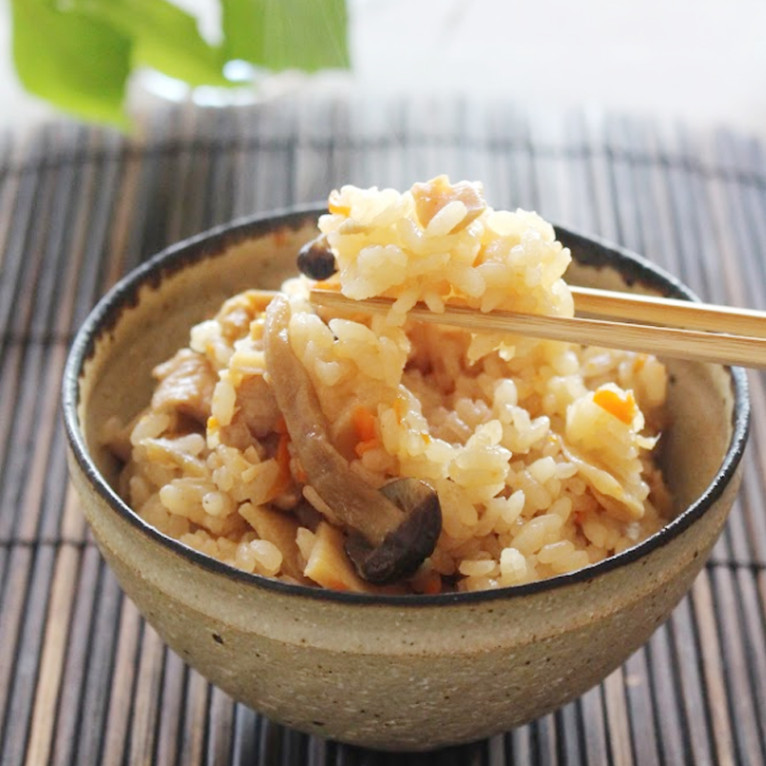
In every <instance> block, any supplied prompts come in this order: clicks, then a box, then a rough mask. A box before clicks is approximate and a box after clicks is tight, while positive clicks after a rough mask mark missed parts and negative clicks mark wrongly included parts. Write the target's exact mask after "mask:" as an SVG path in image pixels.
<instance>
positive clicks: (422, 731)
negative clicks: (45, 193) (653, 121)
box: [63, 208, 749, 750]
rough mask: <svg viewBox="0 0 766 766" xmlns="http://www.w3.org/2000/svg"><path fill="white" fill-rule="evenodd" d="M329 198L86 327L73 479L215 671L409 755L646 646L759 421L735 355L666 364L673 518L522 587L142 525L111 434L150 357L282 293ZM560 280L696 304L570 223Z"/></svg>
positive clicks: (101, 532)
mask: <svg viewBox="0 0 766 766" xmlns="http://www.w3.org/2000/svg"><path fill="white" fill-rule="evenodd" d="M320 212H321V210H319V209H316V208H315V209H300V210H292V211H287V212H283V213H279V214H273V215H270V216H266V217H256V218H251V219H248V220H244V221H239V222H235V223H233V224H231V225H228V226H224V227H221V228H217V229H214V230H212V231H211V232H209V233H206V234H203V235H201V236H198V237H195V238H193V239H190V240H187V241H185V242H182V243H181V244H179V245H177V246H174V247H172V248H170V249H168V250H166V251H165V252H163V253H161V254H160V255H158V256H156V257H155V258H154V259H152V260H151V261H149V262H147V263H146V264H145V265H143V266H141V267H140V268H138V269H137V270H136V271H134V272H133V273H131V274H130V275H129V276H127V277H126V278H125V279H124V280H123V281H121V282H120V283H119V284H118V285H117V286H116V287H115V288H114V289H113V290H111V292H109V294H108V295H107V296H106V297H105V298H104V299H103V300H102V301H101V302H100V303H99V304H98V306H97V307H96V308H95V309H94V311H93V312H92V314H91V315H90V317H89V318H88V319H87V321H86V322H85V324H84V326H83V327H82V329H81V330H80V332H79V334H78V335H77V337H76V340H75V342H74V345H73V347H72V350H71V354H70V356H69V359H68V363H67V367H66V375H65V380H64V387H63V402H64V413H65V420H66V427H67V432H68V438H69V445H70V450H69V457H70V468H71V476H72V480H73V482H74V484H75V486H76V488H77V490H78V492H79V494H80V497H81V500H82V508H83V510H84V512H85V515H86V516H87V519H88V522H89V523H90V526H91V528H92V531H93V535H94V537H95V539H96V541H97V543H98V546H99V547H100V549H101V551H102V553H103V555H104V557H105V558H106V560H107V561H108V563H109V565H110V566H111V567H112V569H113V570H114V573H115V574H116V576H117V578H118V580H119V582H120V584H121V586H122V588H123V589H124V590H125V592H126V593H127V594H128V596H129V597H130V598H131V599H133V601H134V602H135V603H136V605H137V606H138V608H139V610H140V611H141V612H142V614H143V615H144V616H145V618H146V619H147V620H148V621H149V623H151V625H153V626H154V628H155V629H156V630H157V631H158V633H159V634H160V635H161V637H162V638H163V639H164V641H166V642H167V644H168V645H169V646H170V647H172V648H173V649H174V650H175V651H176V652H177V653H178V654H179V655H180V656H181V657H182V658H183V659H184V660H185V661H187V662H188V663H189V664H190V665H191V666H193V667H194V668H196V669H197V670H198V671H199V672H200V673H202V674H203V675H204V676H206V677H207V678H208V679H210V680H211V681H212V682H213V683H214V684H216V685H218V686H219V687H221V688H222V689H223V690H225V691H226V692H228V693H229V694H231V695H232V696H233V697H234V698H236V699H237V700H241V701H243V702H245V703H247V704H248V705H250V706H252V707H253V708H255V709H256V710H258V711H261V712H262V713H264V714H265V715H267V716H268V717H270V718H272V719H274V720H276V721H279V722H281V723H283V724H286V725H288V726H291V727H295V728H297V729H300V730H302V731H305V732H309V733H311V734H315V735H320V736H322V737H329V738H334V739H338V740H341V741H345V742H350V743H356V744H360V745H365V746H369V747H375V748H383V749H392V750H396V749H399V750H408V749H409V750H416V749H428V748H435V747H439V746H443V745H447V744H453V743H460V742H466V741H470V740H476V739H479V738H482V737H486V736H489V735H492V734H495V733H498V732H501V731H505V730H508V729H510V728H512V727H515V726H518V725H520V724H522V723H524V722H526V721H529V720H531V719H534V718H536V717H537V716H540V715H543V714H545V713H548V712H550V711H552V710H554V709H555V708H557V707H558V706H560V705H562V704H564V703H566V702H567V701H569V700H572V699H573V698H575V697H577V696H578V695H580V694H582V693H583V692H584V691H586V690H587V689H588V688H590V687H592V686H593V685H594V684H596V683H598V682H599V681H601V680H602V679H603V678H604V677H605V676H606V675H607V674H608V673H609V672H610V671H612V670H613V669H614V668H616V667H617V666H618V665H620V664H621V663H622V662H623V661H624V660H625V659H626V658H627V657H628V656H629V655H630V654H631V653H632V652H633V651H634V650H635V649H636V648H638V647H639V646H640V645H641V644H642V643H644V642H645V641H646V640H647V639H648V638H649V636H650V635H651V634H652V632H653V631H654V630H655V629H656V628H657V626H658V625H659V624H660V623H662V622H663V620H665V619H666V618H667V617H668V615H669V614H670V612H671V610H672V609H673V607H674V606H675V605H676V604H677V603H678V601H679V600H680V599H681V598H682V596H683V595H684V594H685V593H686V591H687V589H688V588H689V587H690V585H691V583H692V580H693V579H694V577H695V575H696V574H697V572H698V571H699V570H700V568H701V567H702V566H703V563H704V561H705V560H706V558H707V555H708V553H709V551H710V548H711V546H712V545H713V543H714V541H715V540H716V538H717V537H718V535H719V533H720V532H721V529H722V527H723V524H724V521H725V519H726V516H727V513H728V511H729V509H730V507H731V505H732V502H733V500H734V497H735V494H736V492H737V489H738V486H739V483H740V471H741V465H740V458H741V457H742V452H743V449H744V446H745V441H746V438H747V430H748V413H749V405H748V397H747V391H746V381H745V376H744V374H743V372H742V371H741V370H739V369H728V368H724V367H721V366H716V365H706V364H696V363H691V362H680V361H672V360H669V361H668V366H669V371H670V387H669V388H670V392H669V410H670V415H671V424H670V427H669V431H668V434H667V437H666V442H665V449H664V453H663V460H664V465H665V471H666V476H667V479H668V481H669V484H670V486H671V488H672V491H673V492H674V494H675V498H676V506H677V515H676V517H675V518H674V519H673V520H672V521H671V522H670V523H669V524H668V525H667V526H666V527H665V528H663V529H662V530H661V531H660V532H659V533H657V534H655V535H654V536H653V537H651V538H649V539H648V540H646V541H644V542H643V543H641V544H639V545H637V546H636V547H634V548H632V549H630V550H628V551H626V552H624V553H621V554H619V555H616V556H614V557H613V558H611V559H608V560H606V561H603V562H601V563H598V564H595V565H592V566H589V567H587V568H586V569H583V570H580V571H577V572H574V573H571V574H567V575H562V576H559V577H555V578H553V579H550V580H545V581H542V582H538V583H533V584H529V585H524V586H521V587H514V588H505V589H501V590H497V591H487V592H476V593H466V594H442V595H437V596H369V595H359V594H347V593H338V592H330V591H323V590H319V589H311V588H308V587H303V586H297V585H289V584H284V583H280V582H277V581H274V580H270V579H266V578H263V577H260V576H257V575H251V574H246V573H243V572H240V571H238V570H235V569H233V568H230V567H228V566H226V565H223V564H221V563H219V562H217V561H214V560H212V559H210V558H208V557H206V556H204V555H202V554H200V553H197V552H195V551H193V550H190V549H188V548H186V547H185V546H183V545H181V544H180V543H178V542H176V541H174V540H171V539H168V538H167V537H165V536H163V535H162V534H160V533H159V532H157V531H156V530H154V529H153V528H151V527H149V526H147V524H146V523H144V522H143V521H142V520H141V519H140V518H139V517H138V516H136V515H135V514H134V513H133V512H132V511H131V510H130V508H129V507H128V506H127V505H126V504H125V503H124V502H123V501H122V500H121V499H120V497H119V496H118V495H117V493H116V492H115V489H114V487H115V479H116V476H117V470H118V466H117V464H116V463H115V460H114V458H113V457H112V456H111V455H110V454H109V452H108V451H107V450H106V449H105V448H104V447H103V446H102V445H101V444H100V443H99V429H100V428H101V426H102V424H103V423H104V421H105V420H106V419H107V418H108V417H110V416H112V415H118V416H120V417H121V418H122V420H123V421H125V420H127V419H128V418H129V417H130V416H132V415H133V414H134V413H136V412H137V411H138V410H140V409H142V408H143V407H144V406H145V405H146V404H147V402H148V401H149V398H150V391H151V386H152V379H151V377H150V370H151V369H152V367H153V366H154V365H155V364H156V363H158V362H160V361H161V360H164V359H166V358H168V357H169V356H171V355H172V354H173V353H174V351H175V350H176V349H177V348H178V347H180V346H182V345H185V344H186V343H187V338H188V331H189V328H190V327H191V325H192V324H194V323H196V322H198V321H200V320H201V319H203V318H204V317H206V316H208V315H210V314H211V313H213V312H214V311H215V309H216V308H217V307H218V306H219V304H220V303H221V302H222V301H223V300H224V299H225V298H226V297H228V296H230V295H232V294H234V293H236V292H239V291H241V290H243V289H245V288H248V287H260V288H277V287H279V285H280V283H281V282H282V280H283V279H284V278H285V277H287V276H289V275H292V274H293V273H294V272H295V255H296V253H297V251H298V249H299V247H300V245H301V244H303V243H304V242H305V241H307V240H308V239H310V238H311V237H313V236H315V234H316V229H315V223H316V219H317V216H318V215H319V213H320ZM558 236H559V238H560V239H561V241H562V242H563V243H564V244H565V245H567V246H569V247H570V248H571V250H572V254H573V256H574V259H575V262H574V263H573V264H572V267H571V271H570V272H569V274H568V279H569V281H571V282H572V283H580V284H585V285H591V286H596V287H602V288H608V289H616V290H633V291H637V292H651V293H660V294H663V295H668V296H674V297H682V298H691V297H693V296H691V294H690V293H689V292H688V290H686V289H685V288H684V287H683V286H682V285H681V284H679V283H678V282H677V281H676V280H674V279H673V278H672V277H670V276H668V275H666V274H664V273H662V272H661V271H660V270H658V269H657V268H655V267H653V266H651V265H650V264H649V263H647V262H646V261H644V260H642V259H640V258H638V257H636V256H633V255H630V254H629V253H626V252H625V251H623V250H620V249H618V248H615V247H611V246H608V245H606V244H604V243H601V242H598V241H594V240H592V239H588V238H584V237H582V236H579V235H577V234H574V233H572V232H568V231H566V230H563V229H558Z"/></svg>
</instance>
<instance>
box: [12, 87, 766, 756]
mask: <svg viewBox="0 0 766 766" xmlns="http://www.w3.org/2000/svg"><path fill="white" fill-rule="evenodd" d="M443 172H444V173H448V174H450V176H451V177H452V178H453V179H459V178H470V179H480V180H483V181H484V183H485V186H486V189H487V196H488V198H489V200H490V201H491V203H492V204H493V205H494V206H495V207H508V206H512V207H516V206H521V207H525V208H532V209H536V210H538V211H539V212H540V213H541V214H542V215H544V216H545V217H546V218H548V219H549V220H553V221H555V222H557V223H560V224H562V225H565V226H569V227H572V228H576V229H580V230H582V231H584V232H588V233H592V234H598V235H602V236H605V237H607V238H609V239H612V240H614V241H616V242H618V243H620V244H623V245H626V246H628V247H630V248H633V249H635V250H636V251H638V252H640V253H642V254H644V255H645V256H647V257H648V258H650V259H652V260H654V261H656V262H657V263H659V264H661V265H663V266H665V267H666V268H668V269H669V270H670V271H672V272H674V273H675V274H677V275H678V276H680V277H681V278H682V279H683V280H684V281H685V282H687V283H688V284H689V285H690V286H691V287H692V288H693V289H694V290H695V291H697V292H698V293H699V294H700V295H701V296H702V297H704V298H706V299H709V300H712V301H717V302H723V303H729V304H732V305H743V306H751V307H754V308H761V309H764V308H766V279H764V276H765V274H764V272H766V261H765V260H764V257H763V256H764V254H765V253H766V155H765V154H764V146H763V144H762V143H760V142H759V141H757V140H754V139H751V138H747V137H743V136H738V135H735V134H733V133H731V132H726V131H720V132H717V133H712V132H711V133H704V134H701V133H697V132H690V131H687V130H684V129H683V128H682V127H673V128H660V127H658V126H657V125H655V124H654V123H652V122H649V121H640V120H635V119H634V120H629V119H625V118H619V117H611V118H610V117H601V116H599V117H593V116H588V115H586V114H583V113H572V114H567V115H557V116H550V115H548V116H545V117H544V118H543V117H536V116H534V115H529V114H525V113H523V112H521V111H519V110H517V109H515V108H514V107H513V106H511V105H508V104H505V103H496V104H480V103H473V102H471V101H469V100H460V99H455V100H449V101H447V100H441V101H437V100H434V101H428V100H418V101H398V100H389V101H385V102H372V101H362V100H359V101H356V100H351V99H347V98H340V97H338V98H336V99H326V100H321V101H320V100H313V101H312V100H307V99H304V100H284V101H274V102H272V103H269V104H262V105H256V106H254V107H252V108H240V109H238V110H234V111H226V110H218V111H216V110H212V111H198V110H197V111H195V110H192V109H188V108H178V109H169V110H165V111H162V112H157V113H154V114H152V115H150V116H148V117H144V118H143V119H141V120H139V124H138V126H137V133H136V136H134V137H133V138H130V139H128V138H126V137H124V136H121V135H119V134H116V133H112V132H110V131H107V130H103V129H98V128H91V127H84V126H78V125H73V124H69V123H66V124H57V125H47V126H43V127H41V128H40V129H37V130H34V131H31V132H29V133H27V134H24V135H20V134H18V135H17V134H6V135H4V136H2V137H0V333H1V336H0V337H1V340H0V424H2V431H1V433H2V439H0V476H1V477H2V478H1V481H0V727H1V728H0V753H2V764H28V765H29V766H37V765H38V764H95V763H104V764H120V765H123V764H131V765H132V764H149V763H157V764H192V765H196V764H229V763H231V764H242V765H243V766H244V765H245V764H258V765H259V766H271V765H272V764H303V763H308V764H312V765H314V766H325V765H326V766H333V765H337V766H341V764H343V765H344V766H345V765H348V766H353V765H355V764H389V763H391V764H394V763H396V764H400V763H401V764H405V763H410V764H477V765H478V764H487V765H488V766H501V765H503V764H546V765H550V766H556V765H557V764H575V765H576V764H587V765H588V766H597V765H601V764H620V765H623V764H625V765H628V764H640V765H641V766H644V765H646V766H652V765H654V764H668V765H674V764H682V763H689V764H735V763H738V764H746V765H747V766H751V765H757V764H763V763H764V761H766V511H765V510H764V495H765V493H766V486H765V483H766V393H765V391H766V390H765V389H764V379H763V377H762V376H761V375H758V374H751V375H750V382H751V386H752V397H753V414H754V418H753V430H752V436H751V442H750V446H749V449H748V452H747V455H746V458H745V471H746V474H745V481H744V485H743V490H742V493H741V496H740V499H739V501H738V503H737V504H736V506H735V508H734V510H733V513H732V516H731V519H730V521H729V523H728V526H727V528H726V531H725V533H724V535H723V537H722V538H721V540H720V542H719V543H718V545H717V546H716V548H715V550H714V553H713V556H712V558H711V560H710V562H709V563H708V565H707V566H706V568H705V569H704V570H703V572H702V573H701V574H700V576H699V577H698V579H697V580H696V582H695V584H694V587H693V588H692V591H691V593H690V595H689V596H688V597H687V598H686V599H684V600H683V602H682V603H681V604H680V605H679V607H678V608H677V609H676V610H675V612H674V613H673V615H672V617H671V618H670V620H669V621H668V622H667V623H666V624H665V625H663V626H662V627H661V628H660V629H659V630H658V631H657V632H656V633H655V634H654V636H653V637H652V639H651V640H650V641H649V642H648V644H647V645H646V646H645V647H644V648H642V649H641V650H639V651H638V652H636V653H635V654H634V655H633V656H632V657H631V658H630V659H629V660H628V661H627V662H626V663H625V665H624V666H623V667H621V668H620V669H618V670H617V671H615V672H614V673H613V674H612V675H611V676H610V677H609V678H607V679H606V681H605V682H604V683H603V684H601V685H600V686H598V687H596V688H594V689H593V690H591V691H590V692H588V693H587V694H585V695H584V696H583V697H582V698H580V699H579V700H577V701H576V702H574V703H572V704H570V705H567V706H566V707H564V708H563V709H561V710H559V711H558V712H556V713H555V714H552V715H549V716H546V717H544V718H541V719H539V720H537V721H535V722H533V723H531V724H529V725H528V726H524V727H521V728H519V729H517V730H514V731H512V732H509V733H507V734H504V735H500V736H497V737H495V738H493V739H491V740H489V741H484V742H479V743H476V744H473V745H468V746H464V747H460V748H453V749H450V750H447V751H442V752H439V753H432V754H429V755H409V756H407V755H397V756H390V755H387V754H383V753H373V752H368V751H363V750H360V749H357V748H351V747H347V746H343V745H339V744H336V743H331V742H324V741H322V740H319V739H315V738H311V737H308V736H306V735H303V734H300V733H297V732H293V731H290V730H287V729H285V728H283V727H281V726H279V725H277V724H274V723H272V722H270V721H268V720H267V719H265V718H263V717H262V716H259V715H257V714H256V713H255V712H253V711H252V710H250V709H248V708H246V707H244V706H242V705H239V704H235V703H234V702H233V701H232V700H231V699H229V698H228V697H227V696H226V695H225V694H223V693H222V692H220V691H219V690H217V689H215V688H212V687H210V686H209V685H208V684H207V683H206V682H205V681H204V680H203V679H202V678H201V677H200V676H199V675H198V674H197V673H195V672H194V671H191V670H190V669H189V668H187V667H186V666H184V664H183V663H182V662H181V660H180V659H179V658H178V657H177V656H175V655H174V654H172V653H171V652H170V651H169V650H167V649H165V647H164V646H163V645H162V643H161V642H160V640H159V639H158V637H157V635H156V634H155V632H154V631H153V630H152V629H151V628H149V627H148V626H147V625H146V624H145V623H144V622H143V620H142V619H141V618H140V616H139V615H138V614H137V612H136V610H135V608H134V607H133V605H132V604H131V602H129V601H128V600H127V599H126V598H124V597H123V596H122V594H121V592H120V590H119V588H118V586H117V584H116V582H115V580H114V578H113V577H112V575H111V574H110V572H109V571H108V570H107V569H106V567H105V565H104V563H103V562H102V560H101V558H100V556H99V554H98V552H97V550H96V549H95V547H94V545H93V543H92V541H91V539H90V538H89V536H88V534H87V531H86V528H85V525H84V523H83V520H82V517H81V515H80V512H79V509H78V504H77V500H76V498H75V497H74V495H73V493H72V491H71V489H69V488H68V485H67V474H66V466H65V443H64V435H63V431H62V425H61V420H60V417H59V412H58V399H59V383H60V378H61V373H62V367H63V363H64V359H65V356H66V351H67V347H68V344H69V342H70V340H71V338H72V336H73V333H74V331H75V330H76V328H77V327H78V326H79V324H80V323H81V322H82V320H83V319H84V318H85V316H86V315H87V313H88V311H89V310H90V308H91V307H92V306H93V304H94V303H95V301H96V300H97V298H98V297H99V296H100V295H101V294H102V293H103V292H104V291H105V290H106V289H107V287H108V286H109V285H110V284H112V283H113V282H114V281H115V280H116V279H118V278H119V277H120V276H121V275H123V274H124V273H125V272H127V271H128V270H129V269H131V268H132V267H134V266H135V265H136V264H138V263H139V262H141V261H142V260H144V259H146V258H147V257H149V256H150V255H152V254H153V253H155V252H156V251H158V250H159V249H161V248H162V247H163V246H165V245H166V244H169V243H171V242H173V241H175V240H177V239H179V238H181V237H185V236H187V235H190V234H193V233H196V232H199V231H201V230H203V229H206V228H208V227H210V226H212V225H214V224H217V223H221V222H224V221H227V220H229V219H231V218H233V217H237V216H240V215H244V214H248V213H251V212H254V211H265V210H269V209H274V208H278V207H282V206H285V205H289V204H292V203H299V202H308V201H321V200H322V199H324V198H325V197H326V194H327V191H328V190H329V189H330V188H331V187H333V186H337V185H339V184H342V183H354V184H358V185H365V186H368V185H378V186H387V185H392V186H395V187H398V188H403V187H406V186H409V184H411V183H412V182H413V181H415V180H422V179H424V178H427V177H431V176H433V175H436V174H438V173H443Z"/></svg>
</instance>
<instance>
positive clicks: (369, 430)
mask: <svg viewBox="0 0 766 766" xmlns="http://www.w3.org/2000/svg"><path fill="white" fill-rule="evenodd" d="M351 419H352V422H353V424H354V431H356V438H357V440H358V441H360V442H368V441H371V440H372V439H377V438H378V419H377V417H375V415H373V414H372V413H371V412H370V411H369V410H368V409H367V408H366V407H362V406H361V405H360V406H359V407H357V408H356V409H355V410H354V412H353V414H352V416H351Z"/></svg>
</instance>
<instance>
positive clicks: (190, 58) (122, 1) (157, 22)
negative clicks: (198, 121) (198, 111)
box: [68, 0, 230, 86]
mask: <svg viewBox="0 0 766 766" xmlns="http://www.w3.org/2000/svg"><path fill="white" fill-rule="evenodd" d="M68 7H70V8H72V9H74V10H78V11H80V12H82V13H87V14H88V15H90V16H91V17H92V18H94V19H100V20H101V21H103V22H105V23H108V24H110V25H111V26H112V27H113V28H114V29H116V30H119V31H120V32H121V33H123V34H125V35H126V36H128V37H130V38H131V39H132V40H133V62H134V64H135V65H139V66H147V67H151V68H152V69H156V70H158V71H160V72H163V73H164V74H166V75H168V76H170V77H175V78H177V79H179V80H183V81H184V82H186V83H187V84H188V85H191V86H197V85H229V84H230V83H229V81H228V80H227V79H226V78H225V77H224V76H223V71H222V70H223V59H222V57H221V50H220V49H219V48H215V47H213V46H211V45H209V44H208V43H207V42H205V40H204V39H203V38H202V36H201V35H200V33H199V29H198V27H197V20H196V19H195V17H194V16H193V15H191V14H189V13H187V12H186V11H184V10H182V9H181V8H179V7H178V6H176V5H173V3H170V2H168V1H167V0H69V4H68Z"/></svg>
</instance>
